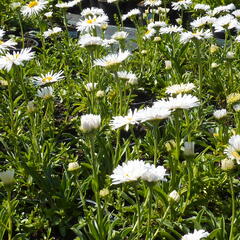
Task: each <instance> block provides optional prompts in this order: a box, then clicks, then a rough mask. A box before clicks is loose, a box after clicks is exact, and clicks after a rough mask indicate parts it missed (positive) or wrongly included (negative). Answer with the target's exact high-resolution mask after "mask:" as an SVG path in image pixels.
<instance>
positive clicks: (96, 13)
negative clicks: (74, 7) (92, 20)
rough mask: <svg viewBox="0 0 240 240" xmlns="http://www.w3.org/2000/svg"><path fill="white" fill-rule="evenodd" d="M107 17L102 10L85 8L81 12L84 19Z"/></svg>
mask: <svg viewBox="0 0 240 240" xmlns="http://www.w3.org/2000/svg"><path fill="white" fill-rule="evenodd" d="M103 15H105V13H104V11H103V10H102V9H101V8H95V7H91V8H85V9H83V10H82V12H81V16H82V17H88V16H89V17H98V16H103Z"/></svg>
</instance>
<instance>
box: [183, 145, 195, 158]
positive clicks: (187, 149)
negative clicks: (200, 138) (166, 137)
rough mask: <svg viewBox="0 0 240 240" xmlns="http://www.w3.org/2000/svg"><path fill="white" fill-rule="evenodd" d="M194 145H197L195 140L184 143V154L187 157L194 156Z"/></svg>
mask: <svg viewBox="0 0 240 240" xmlns="http://www.w3.org/2000/svg"><path fill="white" fill-rule="evenodd" d="M194 145H195V142H185V143H184V155H185V156H186V157H191V156H194Z"/></svg>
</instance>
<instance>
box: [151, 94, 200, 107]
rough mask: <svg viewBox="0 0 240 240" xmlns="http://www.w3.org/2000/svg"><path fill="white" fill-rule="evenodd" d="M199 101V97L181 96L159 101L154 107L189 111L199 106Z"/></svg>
mask: <svg viewBox="0 0 240 240" xmlns="http://www.w3.org/2000/svg"><path fill="white" fill-rule="evenodd" d="M199 104H200V103H199V100H198V98H197V97H195V96H192V95H191V94H184V95H182V94H179V95H177V96H176V97H175V98H173V97H170V98H169V99H168V100H165V99H163V100H159V101H157V102H154V104H153V107H156V108H168V109H189V108H193V107H198V106H199Z"/></svg>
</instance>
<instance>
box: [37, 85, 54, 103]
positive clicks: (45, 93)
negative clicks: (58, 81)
mask: <svg viewBox="0 0 240 240" xmlns="http://www.w3.org/2000/svg"><path fill="white" fill-rule="evenodd" d="M37 97H40V98H42V99H45V100H47V99H50V98H52V97H53V88H52V87H44V88H40V89H38V90H37Z"/></svg>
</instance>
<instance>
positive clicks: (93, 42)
mask: <svg viewBox="0 0 240 240" xmlns="http://www.w3.org/2000/svg"><path fill="white" fill-rule="evenodd" d="M78 44H79V45H80V46H81V47H89V46H104V45H105V43H104V41H103V40H102V39H101V38H100V37H95V36H91V35H90V34H85V35H83V36H81V37H80V38H79V40H78Z"/></svg>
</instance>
